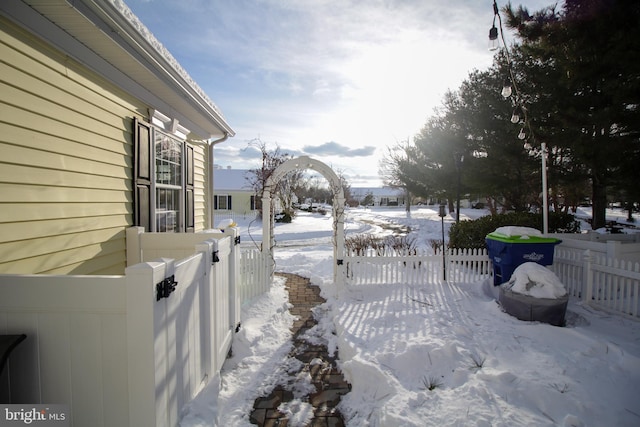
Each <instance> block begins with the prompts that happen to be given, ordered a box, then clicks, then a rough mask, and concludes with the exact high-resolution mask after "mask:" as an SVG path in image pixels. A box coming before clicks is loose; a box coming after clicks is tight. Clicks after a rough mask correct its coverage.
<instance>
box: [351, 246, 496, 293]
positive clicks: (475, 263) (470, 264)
mask: <svg viewBox="0 0 640 427" xmlns="http://www.w3.org/2000/svg"><path fill="white" fill-rule="evenodd" d="M345 263H346V274H347V278H346V283H347V284H348V285H352V286H353V285H375V284H396V283H406V284H416V285H417V284H420V285H421V284H428V283H438V282H440V281H442V280H444V279H445V276H446V280H447V281H453V282H463V281H464V282H476V281H481V280H484V279H485V278H486V277H489V276H490V275H491V274H492V269H491V261H490V260H489V257H488V255H487V252H486V249H447V250H446V251H445V252H444V257H443V252H442V250H438V251H436V252H435V253H433V254H420V255H413V254H411V255H406V254H399V253H393V254H387V255H384V256H380V255H378V254H377V253H376V252H375V251H373V250H371V251H366V252H365V253H361V254H359V255H357V254H355V253H354V252H351V253H348V254H347V256H346V258H345Z"/></svg>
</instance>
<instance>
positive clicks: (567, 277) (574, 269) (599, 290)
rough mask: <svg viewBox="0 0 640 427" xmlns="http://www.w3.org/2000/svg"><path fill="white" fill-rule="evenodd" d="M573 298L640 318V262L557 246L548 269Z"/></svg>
mask: <svg viewBox="0 0 640 427" xmlns="http://www.w3.org/2000/svg"><path fill="white" fill-rule="evenodd" d="M549 268H550V269H551V270H552V271H553V272H554V273H555V274H556V275H557V276H558V278H559V279H560V281H561V282H562V283H563V284H564V285H565V286H566V287H567V291H568V292H569V295H570V296H573V297H576V298H580V299H581V300H583V301H585V302H587V303H588V304H591V305H593V306H597V307H598V308H601V309H604V310H607V311H610V312H613V313H617V314H623V315H625V316H631V317H639V316H640V298H639V294H640V263H638V262H634V261H630V260H627V259H619V258H613V257H608V256H606V255H604V254H601V253H596V252H592V251H591V250H589V249H587V250H576V249H575V248H572V247H563V246H562V245H560V246H556V249H555V254H554V258H553V265H552V266H550V267H549Z"/></svg>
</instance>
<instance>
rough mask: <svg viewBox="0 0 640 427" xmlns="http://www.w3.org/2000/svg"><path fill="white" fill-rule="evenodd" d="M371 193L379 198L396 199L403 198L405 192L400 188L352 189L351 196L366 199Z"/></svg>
mask: <svg viewBox="0 0 640 427" xmlns="http://www.w3.org/2000/svg"><path fill="white" fill-rule="evenodd" d="M369 193H371V195H373V196H377V197H389V196H392V197H396V196H402V195H403V194H404V191H403V190H402V189H400V188H392V187H351V194H352V195H353V196H359V197H364V196H366V195H367V194H369Z"/></svg>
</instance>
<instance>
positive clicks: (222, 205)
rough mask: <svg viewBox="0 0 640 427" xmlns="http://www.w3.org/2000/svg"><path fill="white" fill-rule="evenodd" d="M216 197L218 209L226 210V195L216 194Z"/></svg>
mask: <svg viewBox="0 0 640 427" xmlns="http://www.w3.org/2000/svg"><path fill="white" fill-rule="evenodd" d="M216 197H217V198H218V210H220V211H226V210H227V209H229V207H228V206H227V196H226V195H225V196H216Z"/></svg>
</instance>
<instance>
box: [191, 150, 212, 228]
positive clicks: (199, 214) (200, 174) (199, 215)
mask: <svg viewBox="0 0 640 427" xmlns="http://www.w3.org/2000/svg"><path fill="white" fill-rule="evenodd" d="M206 155H207V153H206V148H204V147H203V146H201V145H194V146H193V164H194V168H193V172H194V177H193V184H194V194H193V201H194V202H193V212H194V215H195V218H194V230H195V232H196V233H197V232H198V231H203V230H204V229H206V228H208V227H209V225H208V221H207V204H206V200H207V199H206V194H205V189H206V188H208V187H209V181H208V180H209V176H208V174H207V173H206V171H207V170H211V167H210V166H208V165H207V162H206Z"/></svg>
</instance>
